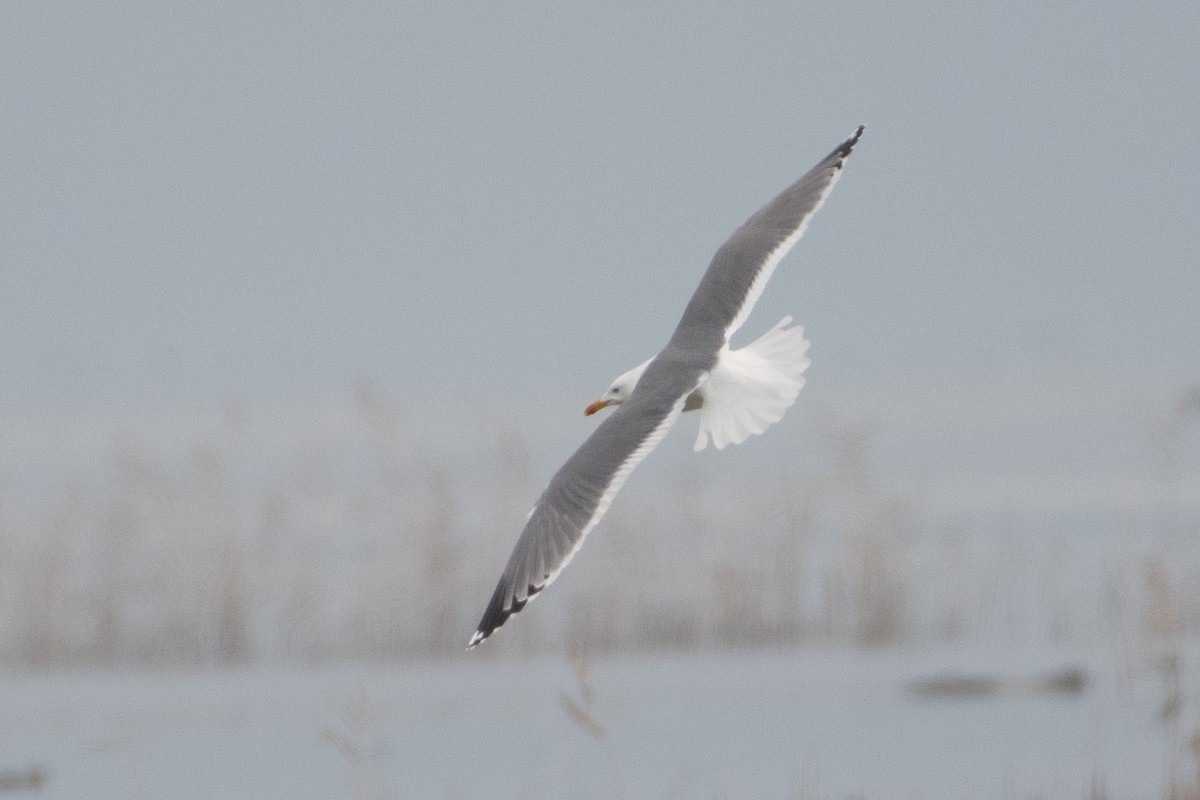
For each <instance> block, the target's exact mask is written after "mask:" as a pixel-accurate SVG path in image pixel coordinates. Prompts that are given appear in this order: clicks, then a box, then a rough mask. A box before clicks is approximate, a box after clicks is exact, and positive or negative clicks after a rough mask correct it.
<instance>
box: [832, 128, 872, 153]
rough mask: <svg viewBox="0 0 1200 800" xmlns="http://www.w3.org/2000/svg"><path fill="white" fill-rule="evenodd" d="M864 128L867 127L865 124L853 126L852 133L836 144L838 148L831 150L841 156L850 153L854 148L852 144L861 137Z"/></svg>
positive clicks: (856, 142)
mask: <svg viewBox="0 0 1200 800" xmlns="http://www.w3.org/2000/svg"><path fill="white" fill-rule="evenodd" d="M866 129H867V128H866V126H865V125H859V126H858V127H857V128H855V130H854V133H853V135H851V136H850V138H849V139H847V140H846V141H844V142H842V143H841V144H840V145H838V148H837V149H836V150H834V151H833V152H835V153H837V154H838V155H839V156H841V157H842V158H845V157H846V156H848V155H850V153H851V152H852V151H853V150H854V145H856V144H858V140H859V139H861V138H862V135H863V131H864V130H866Z"/></svg>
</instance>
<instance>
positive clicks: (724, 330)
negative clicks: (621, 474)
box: [672, 125, 863, 353]
mask: <svg viewBox="0 0 1200 800" xmlns="http://www.w3.org/2000/svg"><path fill="white" fill-rule="evenodd" d="M862 132H863V127H862V126H861V125H860V126H859V127H858V129H857V130H856V131H855V132H854V135H853V136H851V137H850V138H849V139H847V140H846V141H844V142H842V143H841V144H840V145H838V146H837V148H836V149H834V151H833V152H832V153H830V154H829V155H827V156H826V157H825V158H824V159H822V161H821V163H819V164H817V165H816V166H815V167H813V168H812V169H811V170H809V171H808V173H807V174H806V175H805V176H804V177H802V178H801V179H800V180H798V181H796V182H795V183H794V184H792V185H791V186H789V187H788V188H786V189H784V190H783V192H781V193H780V195H779V196H778V197H776V198H775V199H774V200H772V201H771V202H769V203H767V204H766V205H765V206H763V207H762V208H760V209H759V210H758V212H757V213H755V214H754V216H752V217H750V219H748V220H746V222H745V223H743V225H742V226H741V227H740V228H738V229H737V230H736V231H734V232H733V235H732V236H730V237H729V239H728V241H726V242H725V244H723V245H721V247H720V249H719V250H717V253H716V255H714V256H713V260H712V263H711V264H710V265H709V267H708V271H707V272H705V273H704V277H703V278H702V279H701V280H700V285H699V286H697V287H696V291H695V293H694V294H693V295H692V299H691V300H690V301H689V302H688V305H687V309H686V310H685V311H684V312H683V318H682V319H681V320H680V322H679V327H678V328H676V331H675V337H674V338H673V339H672V341H677V342H678V343H679V344H681V345H684V346H689V347H697V348H704V349H710V348H711V350H712V352H714V353H715V352H716V351H717V349H718V348H720V346H721V345H722V344H724V343H725V342H727V341H728V340H729V336H730V335H731V334H732V333H733V332H734V331H736V330H737V329H738V328H740V327H741V325H742V323H743V322H745V321H746V317H748V316H749V315H750V311H751V309H753V308H754V304H755V302H757V301H758V298H759V296H760V295H761V294H762V292H763V287H765V286H766V285H767V281H768V280H770V278H771V273H772V272H774V271H775V266H776V265H777V264H778V263H779V262H780V260H781V259H782V258H783V257H784V256H785V255H787V253H788V251H789V250H791V249H792V245H794V244H795V243H796V242H797V241H799V239H800V237H801V236H803V235H804V230H805V228H807V227H808V223H809V220H811V219H812V217H813V214H815V213H817V210H818V209H820V208H821V204H822V203H824V202H825V198H826V197H828V196H829V193H830V191H832V190H833V185H834V184H835V183H837V179H838V176H839V175H841V172H842V164H843V163H844V162H845V160H846V156H848V155H850V151H852V150H853V149H854V145H856V144H857V143H858V140H859V137H861V136H862Z"/></svg>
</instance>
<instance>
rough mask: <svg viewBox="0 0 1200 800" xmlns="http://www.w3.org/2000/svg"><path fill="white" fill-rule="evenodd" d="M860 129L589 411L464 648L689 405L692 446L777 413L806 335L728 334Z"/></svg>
mask: <svg viewBox="0 0 1200 800" xmlns="http://www.w3.org/2000/svg"><path fill="white" fill-rule="evenodd" d="M862 132H863V126H861V125H860V126H858V128H857V129H856V130H855V131H854V133H853V135H851V136H850V138H849V139H847V140H846V141H844V142H842V143H841V144H840V145H838V146H837V147H836V148H835V149H834V150H833V152H832V153H830V154H829V155H827V156H826V157H825V158H823V159H822V160H821V162H820V163H819V164H817V165H816V166H815V167H813V168H812V169H811V170H809V171H808V172H807V173H806V174H805V175H804V177H802V178H800V180H798V181H796V182H795V183H793V184H792V185H791V186H789V187H788V188H786V189H784V190H783V192H781V193H780V194H779V196H778V197H776V198H775V199H774V200H772V201H771V202H769V203H767V204H766V205H765V206H763V207H762V208H761V209H759V210H758V212H756V213H755V214H754V215H753V216H752V217H750V219H748V220H746V222H745V223H743V224H742V226H741V227H740V228H738V229H737V230H736V231H734V232H733V235H732V236H730V237H729V239H728V241H726V242H725V244H723V245H721V247H720V249H718V250H717V252H716V255H714V256H713V260H712V263H711V264H710V265H709V267H708V270H707V271H706V272H705V273H704V277H703V278H701V279H700V285H699V286H698V287H696V291H695V293H694V294H692V298H691V300H689V301H688V304H687V308H685V309H684V312H683V318H682V319H680V321H679V325H678V326H677V327H676V328H675V332H674V334H672V336H671V339H670V341H668V342H667V345H666V347H664V348H663V349H662V350H660V351H659V352H658V354H657V355H655V356H653V357H652V358H650V359H649V360H647V361H645V362H644V363H642V364H639V365H638V366H636V367H634V368H633V369H631V370H629V371H628V372H626V373H624V374H623V375H621V376H620V377H618V378H617V379H616V380H615V381H613V382H612V385H611V386H609V388H608V390H607V391H605V392H604V394H603V395H601V397H600V398H599V399H598V400H596V401H595V402H594V403H592V404H591V405H589V406H588V407H587V408H586V409H585V410H584V413H585V414H588V415H591V414H595V413H596V412H597V411H600V410H601V409H603V408H607V407H609V406H616V407H617V408H616V410H615V411H614V412H613V413H612V414H611V415H610V416H609V417H608V418H607V419H606V420H604V422H603V423H601V424H600V425H599V426H598V427H597V428H596V429H595V430H594V431H593V432H592V435H591V436H589V437H588V438H587V440H586V441H584V443H583V444H582V445H581V446H580V448H579V449H578V450H576V451H575V454H574V455H572V456H571V457H570V458H569V459H567V462H566V463H565V464H563V465H562V467H560V468H559V470H558V472H556V473H555V474H554V477H553V478H551V479H550V484H549V485H548V486H547V487H546V490H545V491H544V492H542V496H541V497H540V498H538V501H537V504H536V505H534V507H533V509H532V510H531V511H530V512H529V516H528V517H527V518H526V520H525V528H524V529H523V530H522V531H521V536H520V538H519V539H517V544H516V546H515V547H514V548H513V552H512V555H511V556H510V557H509V559H508V565H507V566H506V567H505V568H504V573H503V574H502V575H501V577H500V583H499V584H498V585H497V586H496V591H495V592H494V593H493V594H492V599H491V601H490V602H489V603H488V605H487V609H486V610H485V611H484V612H483V618H482V619H481V620H480V621H479V627H478V629H477V630H476V631H475V633H474V635H473V636H471V640H470V642H469V643H468V644H467V649H468V650H470V649H472V648H473V647H475V646H476V645H478V644H479V643H480V642H482V641H483V640H484V639H486V638H488V636H490V635H491V634H492V632H493V631H495V630H496V628H499V627H500V626H501V625H503V624H504V623H505V621H506V620H508V618H509V617H510V616H512V615H513V614H516V613H517V612H518V611H520V610H521V609H522V608H524V607H525V604H526V603H527V602H529V600H531V599H532V598H533V597H535V596H537V594H538V593H539V592H540V591H542V589H545V588H546V587H547V586H548V585H550V583H551V582H553V581H554V579H555V578H557V577H558V574H559V573H560V572H562V570H563V567H565V566H566V565H567V562H569V561H570V560H571V558H572V557H573V556H574V555H575V553H576V552H577V551H578V550H579V546H580V545H581V544H583V540H584V538H585V537H586V536H587V535H588V533H590V532H591V530H592V528H594V527H596V523H598V522H599V521H600V518H601V517H602V516H604V512H605V511H607V510H608V507H609V505H610V504H611V503H612V500H613V497H615V496H616V494H617V492H618V491H619V490H620V489H621V486H622V485H623V484H624V483H625V479H626V478H628V477H629V473H631V472H632V471H633V468H634V467H636V466H637V465H638V464H639V463H640V462H641V460H642V459H643V458H645V457H646V456H647V455H648V454H649V453H650V451H651V450H653V449H654V448H655V447H656V446H657V445H658V443H659V442H660V441H662V439H663V437H664V436H665V435H666V433H667V431H668V430H669V429H670V427H671V426H672V425H673V424H674V423H675V420H676V419H678V418H679V415H680V414H681V413H683V412H685V411H694V410H698V411H699V412H700V433H699V435H698V436H697V437H696V443H695V449H696V450H703V449H704V448H705V447H706V446H707V445H708V442H709V439H710V438H711V440H712V443H713V446H714V447H716V448H717V449H718V450H720V449H722V448H724V447H725V446H726V445H729V444H740V443H741V442H743V441H745V440H746V439H747V438H748V437H749V436H750V435H751V434H756V433H762V432H763V431H765V430H766V429H767V427H768V426H770V425H772V424H774V423H776V422H778V421H779V420H780V419H782V418H783V415H784V413H785V412H786V411H787V409H788V408H789V407H790V406H791V405H792V403H793V402H794V401H795V399H796V396H797V395H798V394H799V393H800V389H801V387H802V386H803V385H804V377H803V374H804V370H805V368H807V367H808V364H809V360H808V356H807V353H808V340H806V339H805V338H804V329H803V328H802V327H799V326H795V327H793V326H792V318H791V317H784V318H783V320H781V321H780V322H779V323H778V324H777V325H776V326H775V327H774V328H771V330H769V331H767V332H766V333H765V334H763V335H762V336H761V337H759V338H758V339H756V340H755V341H754V342H752V343H751V344H749V345H746V346H745V347H742V348H739V349H736V350H735V349H731V348H730V347H729V337H730V335H732V334H733V332H734V331H736V330H737V329H738V328H740V327H741V325H742V323H743V322H745V321H746V318H747V317H748V316H749V315H750V311H751V309H753V308H754V303H755V302H756V301H757V300H758V298H759V297H760V296H761V295H762V291H763V287H764V286H766V283H767V281H768V280H769V279H770V277H771V273H772V272H774V271H775V267H776V266H777V265H778V264H779V262H780V260H782V259H783V257H784V256H785V255H787V253H788V251H789V250H791V249H792V246H793V245H794V244H796V242H797V241H798V240H799V239H800V237H801V236H802V235H803V234H804V230H805V228H807V227H808V223H809V221H810V220H811V219H812V217H813V215H814V214H816V213H817V210H818V209H820V208H821V205H822V204H823V203H824V202H825V198H826V197H828V196H829V193H830V191H832V190H833V186H834V184H835V183H837V180H838V177H839V176H840V175H841V172H842V165H843V164H844V163H845V161H846V157H847V156H849V155H850V152H851V151H852V150H853V149H854V146H855V145H856V144H858V140H859V137H861V136H862Z"/></svg>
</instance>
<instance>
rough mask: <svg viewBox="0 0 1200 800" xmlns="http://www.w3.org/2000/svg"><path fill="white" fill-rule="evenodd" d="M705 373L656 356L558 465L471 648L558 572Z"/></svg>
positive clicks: (526, 526)
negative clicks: (626, 395) (613, 408)
mask: <svg viewBox="0 0 1200 800" xmlns="http://www.w3.org/2000/svg"><path fill="white" fill-rule="evenodd" d="M701 374H702V373H701V371H700V370H698V369H692V368H687V367H683V366H680V365H671V364H665V363H659V361H658V360H656V361H654V362H652V363H651V365H650V367H649V368H647V370H646V373H645V374H644V375H643V377H642V380H640V381H639V382H638V386H637V389H636V390H635V391H634V393H633V394H632V395H631V396H630V397H629V399H628V400H626V401H625V402H624V403H623V404H621V406H619V407H618V408H617V410H616V411H615V412H614V413H613V414H612V416H610V417H609V418H608V419H606V420H605V421H604V422H603V423H602V424H601V425H600V426H599V427H597V428H596V430H595V431H593V432H592V435H591V436H589V437H588V438H587V441H585V442H584V443H583V445H581V446H580V448H579V449H578V450H576V451H575V454H574V455H573V456H571V458H570V459H568V460H567V463H565V464H563V465H562V467H560V468H559V470H558V472H557V473H555V475H554V477H553V478H551V480H550V485H549V486H547V487H546V491H544V492H542V496H541V497H540V498H539V499H538V501H537V505H535V506H534V507H533V511H531V512H530V514H529V519H528V520H527V521H526V522H525V529H524V530H523V531H521V537H520V538H519V539H518V540H517V545H516V547H514V548H513V552H512V555H511V556H509V559H508V566H506V567H505V568H504V574H503V575H502V576H501V577H500V583H499V584H498V585H497V586H496V591H495V593H494V594H492V599H491V602H490V603H488V606H487V610H486V611H484V612H483V619H481V620H480V621H479V628H478V630H476V631H475V635H474V636H472V637H471V641H470V643H468V644H467V649H468V650H469V649H471V648H472V647H474V646H475V645H477V644H479V643H480V642H482V641H483V640H484V639H486V638H487V637H488V636H490V635H491V633H492V631H494V630H495V629H496V628H499V627H500V626H501V625H503V624H504V622H505V620H507V619H508V618H509V617H510V616H512V615H513V614H515V613H517V612H518V611H520V610H521V609H522V608H523V607H524V606H525V604H526V603H527V602H529V600H530V598H532V597H533V596H534V595H536V594H537V593H538V592H540V591H541V590H542V589H544V588H546V586H547V585H548V584H549V583H550V582H551V581H553V580H554V579H555V578H556V577H558V573H559V572H561V571H562V569H563V567H565V566H566V565H567V562H569V561H570V560H571V557H572V556H574V555H575V553H576V551H577V550H579V546H580V545H581V544H583V539H584V537H585V536H587V535H588V533H589V532H590V531H591V530H592V528H594V527H596V523H597V522H599V521H600V517H602V516H604V512H605V511H607V510H608V506H609V504H610V503H612V500H613V498H614V497H615V496H616V494H617V492H618V491H619V490H620V489H621V486H622V484H624V483H625V479H626V478H628V477H629V473H630V472H632V471H633V468H634V467H636V466H637V465H638V464H639V463H640V462H641V460H642V459H643V458H645V457H646V456H647V455H648V454H649V453H650V451H651V450H653V449H654V448H655V447H656V446H657V445H658V443H659V442H660V441H662V438H663V437H664V436H665V435H666V433H667V431H668V430H669V429H670V427H671V425H673V424H674V422H675V420H676V419H677V418H678V417H679V414H680V413H681V412H682V410H683V403H684V400H685V399H686V398H687V396H688V395H689V394H690V393H691V391H692V390H693V389H695V388H696V384H697V383H698V382H699V379H700V376H701Z"/></svg>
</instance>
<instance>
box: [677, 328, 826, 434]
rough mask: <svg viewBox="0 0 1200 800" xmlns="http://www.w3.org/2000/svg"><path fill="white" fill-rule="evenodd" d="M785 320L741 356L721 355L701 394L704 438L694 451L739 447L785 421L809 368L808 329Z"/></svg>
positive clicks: (739, 352) (736, 352) (742, 350)
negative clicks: (710, 443)
mask: <svg viewBox="0 0 1200 800" xmlns="http://www.w3.org/2000/svg"><path fill="white" fill-rule="evenodd" d="M791 324H792V318H791V317H784V318H783V319H782V320H780V322H779V324H777V325H776V326H775V327H774V328H772V329H771V330H769V331H767V332H766V333H764V334H763V335H762V336H760V337H759V338H758V339H756V340H754V341H753V342H751V343H750V344H748V345H746V346H745V347H742V348H740V349H737V350H729V349H723V350H722V351H721V353H720V355H719V356H718V357H717V364H716V366H714V367H713V369H712V371H711V372H710V373H709V375H708V380H706V381H705V382H704V384H703V385H702V386H701V387H700V388H699V389H698V390H697V391H698V393H699V394H700V395H701V399H702V403H703V405H702V406H701V407H700V433H699V435H698V436H697V437H696V445H695V448H694V449H695V450H703V449H704V448H705V447H707V446H708V439H709V437H710V436H711V437H712V443H713V445H714V446H715V447H716V448H717V449H718V450H720V449H722V448H724V447H725V445H727V444H740V443H741V442H744V441H745V440H746V439H747V438H749V437H750V435H751V434H755V433H762V432H763V431H765V430H766V429H767V428H768V427H770V426H771V425H772V424H773V423H776V422H778V421H779V420H781V419H783V415H784V413H785V412H786V411H787V410H788V408H790V407H791V405H792V403H794V402H795V401H796V396H797V395H798V394H800V389H801V387H803V386H804V370H805V369H806V368H807V367H808V365H809V363H810V362H809V360H808V356H807V353H808V340H807V339H805V338H804V328H803V327H802V326H796V327H794V328H789V327H788V326H789V325H791Z"/></svg>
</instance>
